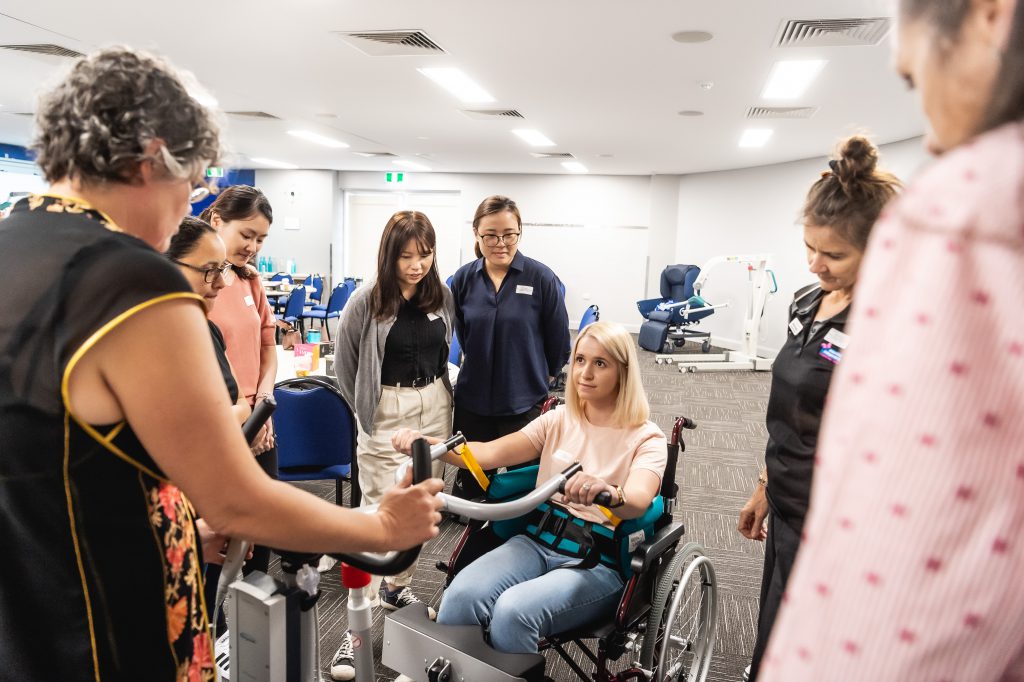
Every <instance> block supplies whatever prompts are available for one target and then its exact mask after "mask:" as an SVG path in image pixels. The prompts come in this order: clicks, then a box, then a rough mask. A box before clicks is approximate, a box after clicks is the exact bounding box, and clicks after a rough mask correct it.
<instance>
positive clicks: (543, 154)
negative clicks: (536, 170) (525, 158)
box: [530, 152, 576, 159]
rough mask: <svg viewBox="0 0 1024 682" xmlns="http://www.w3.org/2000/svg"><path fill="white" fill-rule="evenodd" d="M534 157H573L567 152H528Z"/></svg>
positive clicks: (573, 157)
mask: <svg viewBox="0 0 1024 682" xmlns="http://www.w3.org/2000/svg"><path fill="white" fill-rule="evenodd" d="M530 156H532V157H533V158H535V159H575V158H576V157H575V156H573V155H572V154H570V153H569V152H530Z"/></svg>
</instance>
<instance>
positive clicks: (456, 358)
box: [448, 330, 462, 367]
mask: <svg viewBox="0 0 1024 682" xmlns="http://www.w3.org/2000/svg"><path fill="white" fill-rule="evenodd" d="M448 362H450V363H452V364H453V365H456V366H457V367H461V366H462V344H460V343H459V335H458V334H456V333H455V331H454V330H452V344H451V346H449V347H448Z"/></svg>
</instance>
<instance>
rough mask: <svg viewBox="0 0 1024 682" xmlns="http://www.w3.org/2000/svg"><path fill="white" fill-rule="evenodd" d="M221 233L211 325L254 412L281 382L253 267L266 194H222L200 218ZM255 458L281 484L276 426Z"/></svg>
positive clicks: (256, 557) (264, 224)
mask: <svg viewBox="0 0 1024 682" xmlns="http://www.w3.org/2000/svg"><path fill="white" fill-rule="evenodd" d="M200 217H201V218H202V219H203V220H204V221H206V222H208V223H209V224H210V225H211V226H212V227H213V229H215V230H217V232H218V233H219V234H220V238H221V239H222V240H223V242H224V247H225V249H226V250H227V262H228V264H230V265H231V269H230V271H229V272H228V273H227V274H226V277H225V280H224V281H225V285H226V286H225V287H224V292H223V294H222V295H221V297H220V305H218V306H217V307H216V308H215V309H212V310H211V311H210V320H211V321H212V322H214V323H215V324H216V325H217V327H218V328H220V330H221V332H223V334H224V344H225V347H226V348H227V355H228V359H229V360H230V361H231V366H232V367H233V368H234V371H235V375H236V377H237V378H238V384H239V390H240V392H241V394H242V396H243V397H244V398H245V399H246V400H247V401H248V403H249V405H250V407H256V405H257V404H258V403H259V402H261V401H263V400H266V399H267V398H269V397H271V396H273V395H274V382H275V381H276V380H277V319H276V318H275V317H274V310H273V308H271V306H270V301H268V300H267V293H266V291H265V290H264V288H263V282H262V280H261V279H260V276H259V273H258V272H257V271H256V269H255V268H253V267H252V266H251V265H249V262H250V261H251V260H252V258H253V257H254V256H256V254H258V253H259V252H260V249H262V248H263V240H265V239H266V238H267V234H269V233H270V224H271V223H272V222H273V221H274V211H273V209H272V208H271V207H270V202H269V201H267V197H266V196H265V195H264V194H263V192H261V191H260V190H258V189H256V188H255V187H249V186H248V185H233V186H231V187H228V188H227V189H225V190H224V191H223V192H221V193H220V194H219V195H218V196H217V199H216V200H214V202H213V203H212V204H210V205H209V206H207V207H206V210H204V211H203V212H202V214H201V216H200ZM252 451H253V454H255V455H256V461H257V462H258V463H259V465H260V468H261V469H263V470H264V471H266V472H267V475H268V476H270V477H271V478H277V446H276V445H275V444H274V424H273V420H272V419H271V420H267V423H266V425H265V426H264V427H263V429H262V430H261V431H260V433H259V435H258V436H257V437H256V441H255V442H254V443H253V446H252ZM269 567H270V550H269V549H268V548H266V547H261V546H260V547H256V548H255V549H254V550H253V557H252V559H250V560H249V561H247V562H246V564H245V568H244V569H243V570H244V572H245V574H246V575H248V574H249V573H251V572H252V571H263V572H264V573H266V572H267V569H268V568H269Z"/></svg>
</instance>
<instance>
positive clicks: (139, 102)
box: [0, 48, 441, 681]
mask: <svg viewBox="0 0 1024 682" xmlns="http://www.w3.org/2000/svg"><path fill="white" fill-rule="evenodd" d="M37 123H38V128H39V130H38V137H37V140H36V149H37V151H38V163H39V166H40V167H41V168H42V169H43V172H44V173H45V175H46V178H47V180H48V181H49V182H50V183H51V189H50V191H49V192H48V193H46V194H43V195H32V196H29V197H27V198H26V199H23V200H22V201H20V202H19V203H18V204H17V205H16V206H15V208H14V210H13V212H12V214H11V216H10V217H9V218H7V219H5V220H4V222H3V223H2V225H0V272H3V273H4V275H5V277H6V278H7V281H8V286H9V288H10V289H11V292H10V295H9V297H8V300H7V302H6V303H5V305H4V306H3V309H2V310H0V443H3V449H2V451H0V547H3V548H4V550H5V552H4V561H3V562H2V563H0V613H3V620H4V623H5V626H4V627H3V628H2V630H3V635H2V636H0V661H3V663H4V673H3V674H4V676H5V677H9V678H10V679H17V680H52V679H61V680H99V679H145V680H168V681H170V680H181V679H186V678H187V679H190V680H212V679H213V678H214V669H213V649H212V643H211V641H210V637H209V623H208V621H207V614H206V605H205V604H204V603H203V598H202V579H201V576H200V574H199V569H200V567H201V565H202V564H201V555H200V553H199V549H198V546H197V545H198V543H197V538H201V539H202V540H203V542H204V543H205V542H206V541H207V540H209V541H210V544H209V547H210V548H213V547H218V546H221V545H222V544H223V541H224V536H239V537H244V538H247V539H249V540H251V541H254V542H257V543H262V544H266V545H269V546H274V547H279V548H281V549H295V550H304V551H310V550H312V551H326V552H343V551H381V550H386V549H402V548H407V547H411V546H414V545H416V544H419V543H421V542H423V541H425V540H426V539H428V538H429V537H432V536H433V535H434V534H436V532H437V529H436V523H437V521H438V520H439V519H440V516H439V515H438V514H437V506H438V504H439V503H438V502H437V501H436V498H435V497H434V493H436V492H437V491H439V490H440V488H441V482H440V481H428V482H426V483H424V484H421V485H418V486H411V487H403V488H400V489H396V490H395V491H394V492H393V493H389V495H388V496H385V498H384V500H383V501H382V504H381V511H380V513H378V514H375V515H369V516H366V515H363V514H360V513H359V512H356V511H353V510H351V509H343V508H340V507H336V506H335V505H332V504H329V503H327V502H325V501H323V500H320V499H318V498H316V497H314V496H312V495H309V494H306V493H304V492H301V491H299V490H297V489H295V488H292V487H290V486H288V485H287V484H285V483H280V482H277V481H273V480H271V479H270V478H268V477H267V476H266V475H265V474H263V472H262V471H260V468H259V466H258V465H257V464H256V463H255V461H254V460H253V457H252V455H251V453H250V451H249V448H248V446H247V444H246V443H245V442H244V439H243V438H241V437H240V432H239V429H238V423H237V421H236V420H235V419H234V418H233V417H232V413H231V403H230V399H229V397H228V395H227V392H226V391H225V390H224V384H223V380H222V379H221V373H220V371H219V369H218V366H217V361H216V359H215V355H214V351H213V346H212V342H211V341H210V334H209V331H208V327H207V323H206V320H205V317H204V314H203V307H202V302H201V299H200V298H199V297H198V296H197V295H196V294H194V293H193V292H192V289H191V287H190V286H189V284H188V282H187V281H186V279H185V278H184V277H183V276H182V275H181V273H180V272H179V271H178V269H177V268H176V267H175V266H174V265H172V264H171V263H170V262H168V261H167V260H165V259H164V258H163V257H162V256H161V255H160V253H159V252H158V251H157V250H156V249H159V250H163V249H165V248H166V247H167V244H168V241H169V239H170V237H171V235H173V234H174V232H175V230H177V227H178V223H179V222H180V221H181V219H182V217H183V216H184V215H186V214H187V213H188V212H189V201H190V199H193V198H195V197H196V196H198V195H204V194H205V193H206V190H205V188H204V187H203V186H202V185H200V184H199V183H200V181H201V180H202V178H203V175H204V170H205V168H206V166H207V165H208V164H209V163H211V162H213V161H214V160H216V159H217V157H218V156H219V154H220V143H219V134H218V129H217V125H216V124H215V122H214V121H213V119H212V117H211V114H210V112H208V111H207V110H206V109H204V108H203V107H202V106H201V105H200V104H199V103H198V102H197V101H196V100H195V99H194V98H193V97H191V96H190V95H189V94H188V92H187V91H186V89H185V87H184V85H183V84H182V81H181V79H180V77H179V76H178V75H177V74H176V73H175V71H174V70H173V69H172V68H171V67H170V66H168V65H167V64H166V63H164V62H163V61H161V60H159V59H156V58H154V57H151V56H149V55H146V54H143V53H140V52H136V51H134V50H131V49H126V48H112V49H107V50H103V51H100V52H97V53H96V54H93V55H90V56H88V57H85V58H83V59H82V60H81V61H79V62H78V63H77V64H76V65H75V67H74V68H73V69H72V71H71V73H70V74H69V75H68V76H67V77H66V78H65V79H64V80H63V82H61V83H60V84H59V85H57V86H56V88H54V89H53V90H52V91H51V92H50V93H49V94H48V95H46V96H45V97H44V99H43V101H42V102H41V104H40V107H39V113H38V120H37ZM193 504H194V506H193ZM196 510H200V511H201V512H202V515H203V518H204V520H205V521H206V522H207V523H208V524H209V528H212V529H213V530H214V531H216V532H217V533H219V534H220V535H215V534H214V533H212V532H210V531H207V530H206V525H205V524H197V522H196ZM357 514H358V518H357V517H356V515H357ZM399 520H401V523H400V522H399ZM125 559H127V560H128V562H130V567H129V568H128V569H127V570H126V568H125ZM8 625H9V627H8ZM41 633H42V634H41Z"/></svg>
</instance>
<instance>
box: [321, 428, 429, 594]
mask: <svg viewBox="0 0 1024 682" xmlns="http://www.w3.org/2000/svg"><path fill="white" fill-rule="evenodd" d="M430 474H431V459H430V443H428V442H427V440H426V439H425V438H418V439H416V440H415V441H413V444H412V482H413V485H415V484H417V483H422V482H423V481H425V480H427V479H428V478H430ZM420 549H421V547H413V548H412V549H407V550H404V551H402V552H389V553H388V556H387V557H385V558H381V557H377V556H373V555H371V554H332V555H331V556H332V557H334V558H335V559H338V560H340V561H344V562H345V563H346V564H348V565H349V566H353V567H354V568H358V569H359V570H360V571H365V572H367V573H372V574H373V575H395V574H396V573H401V572H402V571H404V570H405V569H407V568H409V567H410V566H412V565H413V564H414V563H416V558H417V557H418V556H419V555H420Z"/></svg>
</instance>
